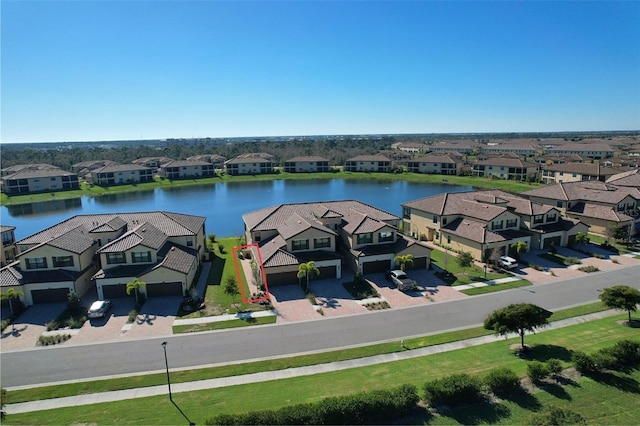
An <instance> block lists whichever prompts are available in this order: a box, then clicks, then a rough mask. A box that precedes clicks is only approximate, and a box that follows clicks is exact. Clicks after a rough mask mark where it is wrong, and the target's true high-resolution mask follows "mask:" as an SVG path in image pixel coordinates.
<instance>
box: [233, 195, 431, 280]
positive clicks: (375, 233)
mask: <svg viewBox="0 0 640 426" xmlns="http://www.w3.org/2000/svg"><path fill="white" fill-rule="evenodd" d="M242 219H243V221H244V225H245V235H246V239H247V243H248V244H253V243H255V244H256V245H257V246H258V247H259V250H260V253H259V257H258V252H257V248H256V247H255V246H254V247H253V249H252V250H253V251H254V258H256V259H261V260H262V266H263V267H264V271H265V273H266V277H267V283H268V285H269V286H275V285H285V284H296V283H298V282H299V280H298V278H297V276H296V275H297V273H298V268H299V266H300V264H301V263H305V262H309V261H313V262H315V266H316V267H317V268H318V269H320V276H319V277H318V278H319V279H332V278H336V279H338V278H341V277H342V275H343V273H344V272H345V271H342V264H343V263H344V264H346V265H347V266H348V267H349V268H350V269H351V270H353V271H358V272H360V273H363V274H370V273H376V272H384V271H386V270H388V269H393V268H394V266H395V264H394V258H395V257H396V256H398V255H404V254H412V255H413V258H414V265H413V268H420V269H424V268H428V267H429V263H430V253H431V249H430V248H428V247H427V246H425V245H423V244H421V243H419V242H418V241H416V240H415V239H412V238H409V237H406V236H403V235H402V234H401V233H400V232H399V231H398V222H399V220H400V218H398V217H397V216H394V215H392V214H390V213H387V212H385V211H382V210H379V209H377V208H375V207H372V206H370V205H368V204H364V203H361V202H359V201H354V200H345V201H325V202H315V203H296V204H280V205H276V206H272V207H268V208H265V209H261V210H257V211H254V212H251V213H246V214H244V215H242Z"/></svg>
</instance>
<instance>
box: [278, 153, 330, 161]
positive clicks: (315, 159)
mask: <svg viewBox="0 0 640 426" xmlns="http://www.w3.org/2000/svg"><path fill="white" fill-rule="evenodd" d="M303 161H329V160H328V159H326V158H324V157H320V156H317V155H309V156H306V157H293V158H291V159H289V160H287V161H286V162H287V163H297V162H303Z"/></svg>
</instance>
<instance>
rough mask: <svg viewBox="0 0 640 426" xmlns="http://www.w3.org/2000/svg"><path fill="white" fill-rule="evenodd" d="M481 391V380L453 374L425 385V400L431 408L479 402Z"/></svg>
mask: <svg viewBox="0 0 640 426" xmlns="http://www.w3.org/2000/svg"><path fill="white" fill-rule="evenodd" d="M480 390H481V381H480V379H478V378H476V377H473V376H470V375H468V374H453V375H451V376H447V377H443V378H441V379H436V380H432V381H430V382H427V383H426V384H425V385H424V391H425V400H426V401H427V402H428V403H429V405H431V406H437V405H459V404H465V403H473V402H479V401H482V396H481V394H480Z"/></svg>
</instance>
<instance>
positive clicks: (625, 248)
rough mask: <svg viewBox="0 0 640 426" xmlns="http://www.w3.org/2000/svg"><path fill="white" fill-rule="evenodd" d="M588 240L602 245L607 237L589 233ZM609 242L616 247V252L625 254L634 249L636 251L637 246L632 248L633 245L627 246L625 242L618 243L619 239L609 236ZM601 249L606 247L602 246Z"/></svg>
mask: <svg viewBox="0 0 640 426" xmlns="http://www.w3.org/2000/svg"><path fill="white" fill-rule="evenodd" d="M589 240H590V241H591V242H592V243H594V244H598V245H602V244H604V243H606V242H607V239H606V238H605V237H603V236H602V235H596V234H589ZM609 243H610V244H611V245H612V246H613V247H615V248H616V249H618V252H619V253H620V254H626V253H633V252H634V251H638V250H639V249H638V248H635V249H634V248H633V247H629V246H627V245H626V244H623V243H620V242H619V241H616V240H614V239H613V238H611V240H610V241H609ZM603 249H605V250H606V248H604V247H603Z"/></svg>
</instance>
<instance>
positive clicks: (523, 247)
mask: <svg viewBox="0 0 640 426" xmlns="http://www.w3.org/2000/svg"><path fill="white" fill-rule="evenodd" d="M511 248H512V249H514V250H515V251H516V253H517V254H518V259H520V252H521V251H527V250H529V246H528V245H527V243H526V242H525V241H516V242H515V243H513V244H511Z"/></svg>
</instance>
